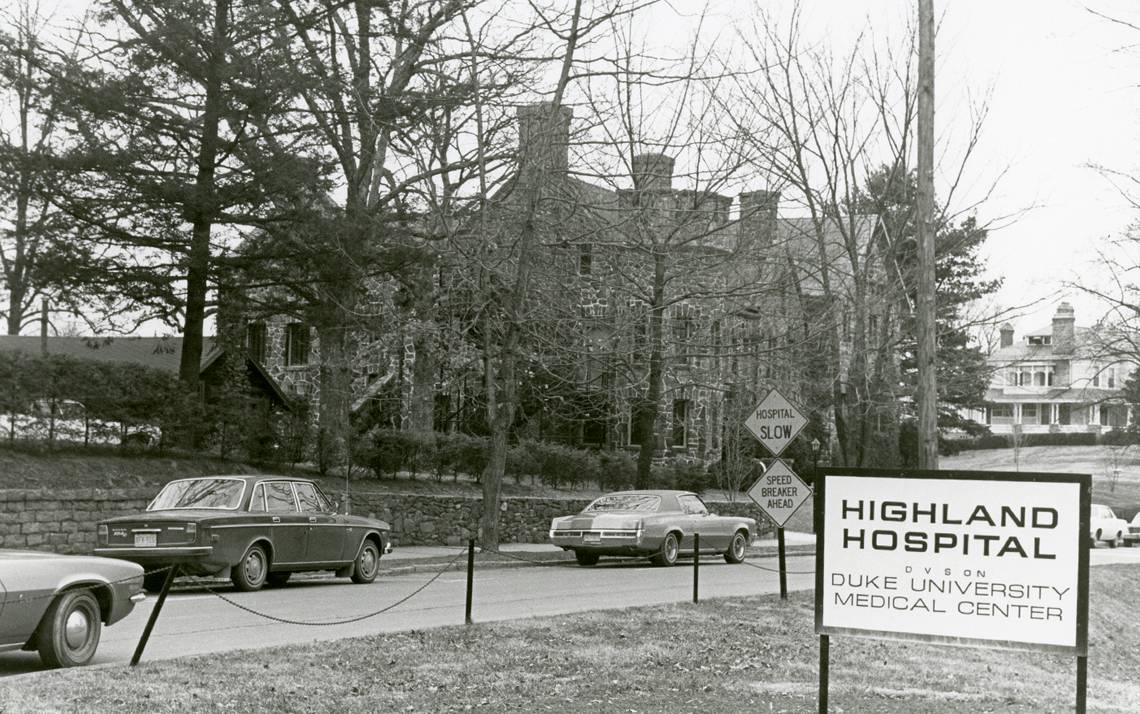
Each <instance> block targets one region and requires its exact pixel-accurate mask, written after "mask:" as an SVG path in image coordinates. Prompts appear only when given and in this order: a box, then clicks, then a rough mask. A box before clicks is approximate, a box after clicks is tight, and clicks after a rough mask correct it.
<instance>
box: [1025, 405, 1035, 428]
mask: <svg viewBox="0 0 1140 714" xmlns="http://www.w3.org/2000/svg"><path fill="white" fill-rule="evenodd" d="M1036 418H1037V405H1036V404H1022V405H1021V423H1022V424H1029V423H1031V422H1032V421H1033V420H1034V419H1036Z"/></svg>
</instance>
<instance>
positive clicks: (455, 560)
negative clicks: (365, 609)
mask: <svg viewBox="0 0 1140 714" xmlns="http://www.w3.org/2000/svg"><path fill="white" fill-rule="evenodd" d="M784 550H785V552H786V553H788V554H794V555H804V554H807V553H814V552H815V535H814V534H812V533H799V532H796V531H785V532H784ZM777 552H778V546H777V543H776V538H775V537H774V536H773V537H771V538H764V539H760V540H755V541H753V542H752V543H751V544H750V545H749V546H748V556H749V557H768V556H775V555H776V554H777ZM705 557H711V556H705ZM475 559H476V564H477V565H478V567H480V568H488V567H494V568H502V567H512V566H520V565H533V564H548V563H558V562H572V561H573V560H574V554H573V553H572V552H571V551H564V550H562V549H561V548H556V547H555V546H553V545H550V544H549V543H502V544H500V545H499V553H497V554H496V553H483V552H482V551H480V550H479V548H478V546H476V548H475ZM466 567H467V546H466V545H461V546H452V545H410V546H399V545H397V546H396V547H395V548H394V549H393V550H392V552H391V553H389V554H387V555H385V556H384V557H383V558H381V559H380V569H381V572H384V573H387V574H390V575H400V574H405V573H417V572H438V571H439V570H442V569H452V570H463V569H465V568H466Z"/></svg>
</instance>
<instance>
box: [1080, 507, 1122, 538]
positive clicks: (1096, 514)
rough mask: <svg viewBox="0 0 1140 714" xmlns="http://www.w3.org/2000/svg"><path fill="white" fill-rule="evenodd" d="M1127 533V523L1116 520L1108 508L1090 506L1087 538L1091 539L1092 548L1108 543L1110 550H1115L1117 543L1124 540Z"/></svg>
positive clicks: (1120, 519) (1119, 519)
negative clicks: (1098, 544)
mask: <svg viewBox="0 0 1140 714" xmlns="http://www.w3.org/2000/svg"><path fill="white" fill-rule="evenodd" d="M1127 532H1128V521H1126V520H1124V519H1123V518H1117V517H1116V514H1115V513H1113V511H1112V509H1111V508H1109V507H1108V506H1102V505H1100V504H1098V503H1094V504H1092V506H1091V507H1090V509H1089V538H1091V539H1092V545H1093V546H1096V544H1097V543H1108V546H1109V547H1110V548H1115V547H1116V545H1117V543H1120V542H1122V541H1123V540H1124V534H1125V533H1127Z"/></svg>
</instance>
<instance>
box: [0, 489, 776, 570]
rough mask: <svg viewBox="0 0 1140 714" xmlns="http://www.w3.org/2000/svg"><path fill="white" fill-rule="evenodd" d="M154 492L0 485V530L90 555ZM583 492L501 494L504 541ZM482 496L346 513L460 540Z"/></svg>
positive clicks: (541, 535) (378, 503) (359, 498)
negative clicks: (105, 531)
mask: <svg viewBox="0 0 1140 714" xmlns="http://www.w3.org/2000/svg"><path fill="white" fill-rule="evenodd" d="M153 496H154V494H153V493H152V492H151V491H150V490H147V489H130V490H126V489H112V490H104V489H82V490H76V491H50V492H49V491H39V490H7V491H0V537H2V543H3V547H4V548H15V549H30V550H47V551H54V552H57V553H85V554H90V553H91V551H92V549H94V547H95V524H96V523H97V522H98V521H99V520H101V519H103V518H110V517H112V516H118V515H123V514H127V513H137V512H138V511H141V510H143V509H144V508H146V505H147V503H149V502H150V499H151V498H152V497H153ZM588 502H589V500H588V499H574V498H564V499H563V498H523V497H518V498H504V499H503V513H502V520H501V525H500V533H501V536H502V541H503V542H507V543H542V542H544V541H545V540H546V538H547V533H548V531H549V528H550V521H551V519H552V518H555V517H557V516H565V515H569V514H571V513H575V512H577V511H579V510H581V509H582V507H584V506H585V505H586V504H587V503H588ZM481 504H482V500H481V499H480V498H478V497H463V496H432V495H422V494H391V493H378V492H355V493H352V494H351V496H350V498H349V504H348V505H349V507H350V510H351V512H352V513H354V514H356V515H362V516H372V517H376V518H380V519H382V520H385V521H388V522H389V523H390V524H391V525H392V540H393V542H394V543H395V544H396V545H397V547H398V546H401V545H403V546H409V545H455V546H460V545H464V544H466V542H467V539H468V538H472V537H475V535H476V532H477V528H478V526H477V524H478V522H479V509H480V508H481ZM708 505H709V509H710V510H711V511H712V512H713V513H717V514H720V515H732V514H736V515H744V516H749V517H751V518H756V519H757V520H761V519H762V516H761V514H760V509H759V508H758V507H757V506H756V505H755V504H753V503H751V502H736V503H721V502H711V501H710V502H709V503H708Z"/></svg>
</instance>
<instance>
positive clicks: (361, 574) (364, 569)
mask: <svg viewBox="0 0 1140 714" xmlns="http://www.w3.org/2000/svg"><path fill="white" fill-rule="evenodd" d="M379 573H380V548H379V547H378V546H377V545H376V541H374V540H366V541H364V545H362V546H361V547H360V554H359V555H357V556H356V562H355V563H353V564H352V582H354V583H358V584H361V585H364V584H366V583H370V582H372V581H373V580H375V579H376V576H377V574H379Z"/></svg>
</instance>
